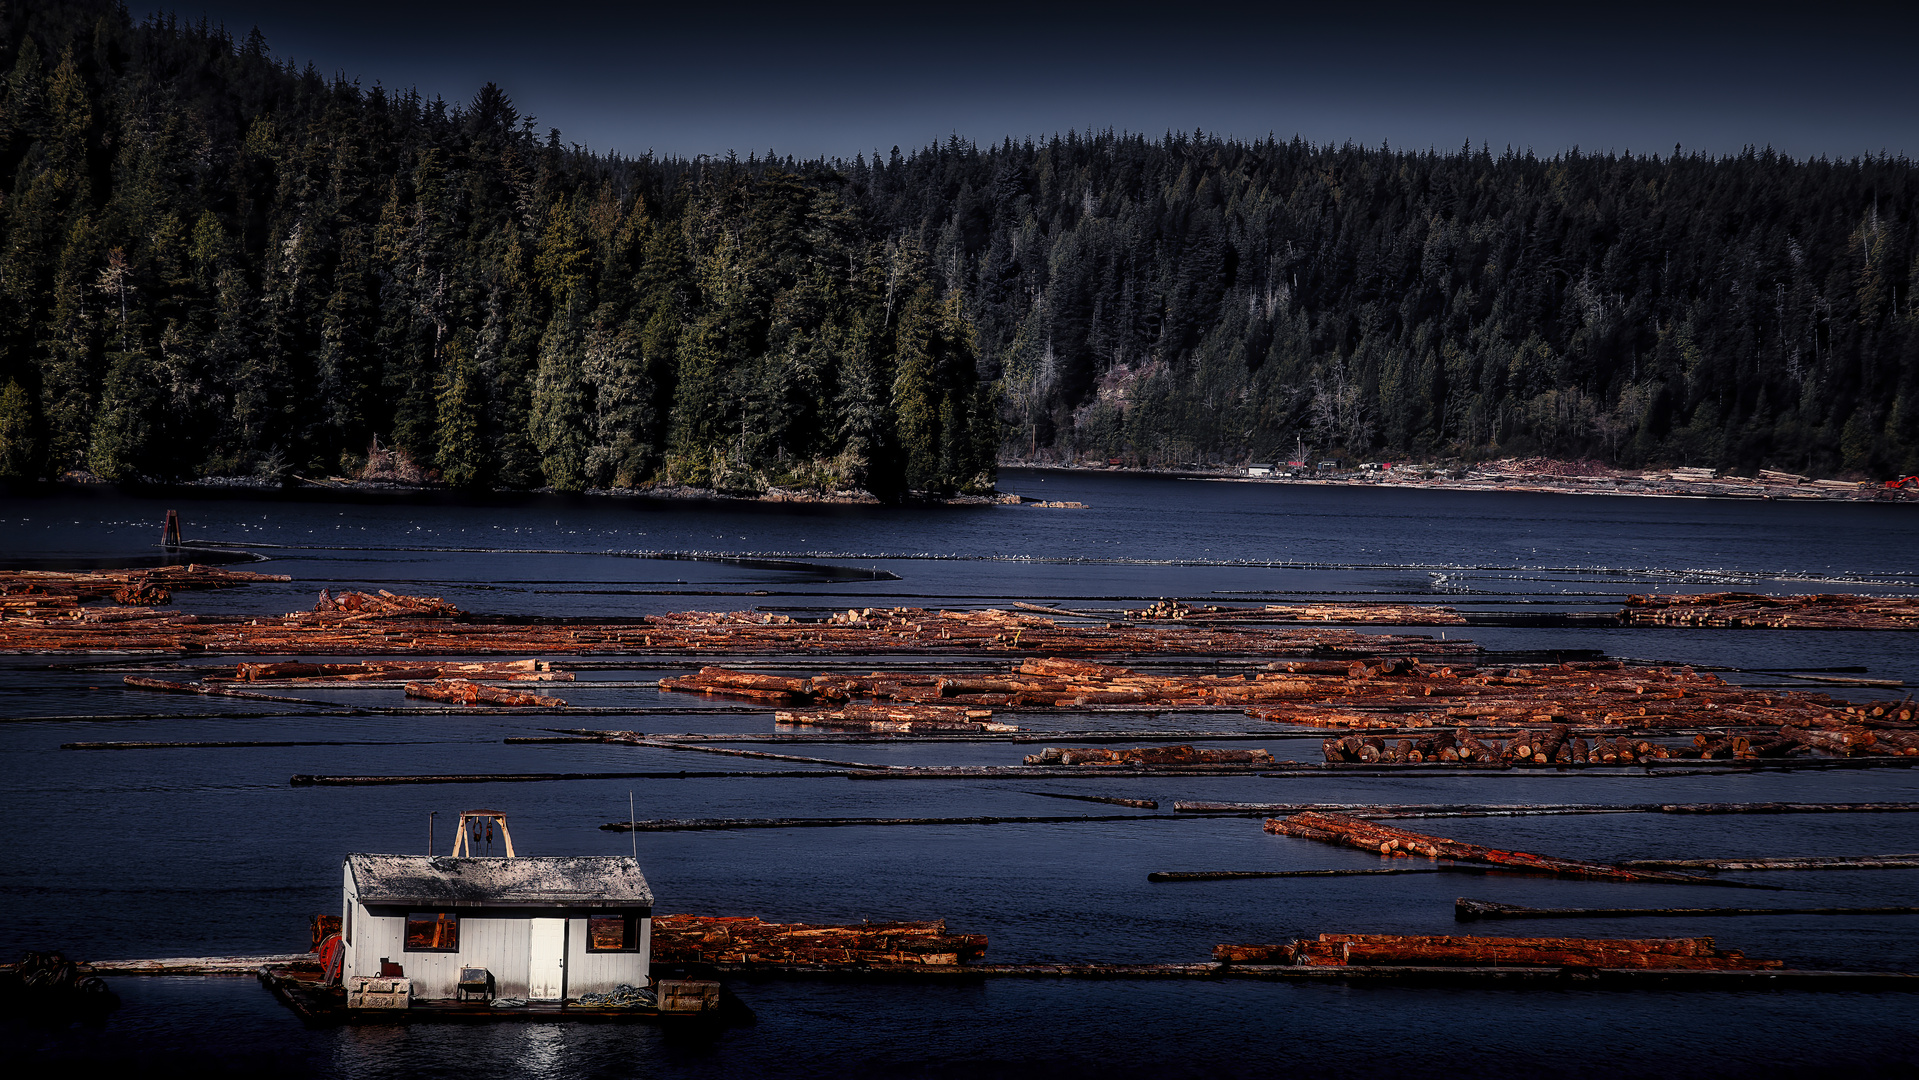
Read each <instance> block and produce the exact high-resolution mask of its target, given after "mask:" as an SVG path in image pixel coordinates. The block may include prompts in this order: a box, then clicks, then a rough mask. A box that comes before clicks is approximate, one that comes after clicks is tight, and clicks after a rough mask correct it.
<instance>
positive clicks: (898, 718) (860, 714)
mask: <svg viewBox="0 0 1919 1080" xmlns="http://www.w3.org/2000/svg"><path fill="white" fill-rule="evenodd" d="M992 715H993V711H992V710H991V709H969V708H956V707H953V706H946V705H880V704H870V705H869V704H860V703H849V704H847V705H845V706H842V707H841V708H838V709H807V710H787V709H782V710H780V711H778V712H775V713H774V714H773V719H774V721H775V722H776V723H781V724H795V725H809V726H818V727H831V728H850V729H853V730H858V731H876V732H882V731H883V732H892V733H897V734H902V735H922V734H927V733H931V732H972V733H976V734H987V733H999V734H1005V733H1008V732H1014V731H1018V730H1019V728H1018V727H1017V726H1015V725H1013V724H996V723H992V722H991V721H990V718H991V717H992Z"/></svg>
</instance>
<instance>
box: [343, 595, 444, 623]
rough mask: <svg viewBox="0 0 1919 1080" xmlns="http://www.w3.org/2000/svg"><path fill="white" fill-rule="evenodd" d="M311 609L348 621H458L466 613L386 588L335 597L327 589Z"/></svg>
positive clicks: (433, 598) (434, 599) (434, 600)
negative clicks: (375, 592) (377, 592)
mask: <svg viewBox="0 0 1919 1080" xmlns="http://www.w3.org/2000/svg"><path fill="white" fill-rule="evenodd" d="M313 610H314V613H315V614H319V615H335V616H339V617H340V618H341V619H343V620H345V621H351V622H361V621H365V620H367V619H457V618H459V617H460V616H462V615H464V614H466V612H464V611H461V610H460V609H459V608H456V607H454V606H453V605H452V604H449V603H447V602H446V601H444V600H442V599H440V598H439V597H437V596H401V595H400V594H398V593H392V592H388V591H386V590H385V589H381V590H380V592H379V594H378V595H377V596H376V595H374V594H372V593H363V592H352V591H348V592H343V593H341V594H340V595H338V596H334V595H333V594H332V593H330V592H328V591H327V590H326V589H321V590H320V599H319V600H317V601H316V602H315V603H314V605H313Z"/></svg>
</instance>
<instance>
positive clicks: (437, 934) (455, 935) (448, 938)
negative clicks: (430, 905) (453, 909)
mask: <svg viewBox="0 0 1919 1080" xmlns="http://www.w3.org/2000/svg"><path fill="white" fill-rule="evenodd" d="M406 951H407V952H459V951H460V917H459V916H458V915H454V914H452V913H450V912H445V911H431V912H426V913H424V914H419V913H416V914H412V915H408V916H407V917H406Z"/></svg>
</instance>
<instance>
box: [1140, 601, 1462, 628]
mask: <svg viewBox="0 0 1919 1080" xmlns="http://www.w3.org/2000/svg"><path fill="white" fill-rule="evenodd" d="M1124 614H1125V617H1126V618H1129V619H1143V620H1149V621H1173V622H1203V623H1240V624H1254V623H1275V624H1284V623H1345V624H1362V625H1364V624H1370V625H1375V626H1465V625H1467V621H1466V617H1465V616H1464V615H1461V614H1460V613H1459V612H1458V611H1457V610H1455V609H1453V608H1450V607H1441V606H1437V605H1434V604H1391V603H1356V604H1266V605H1264V606H1261V607H1222V606H1220V605H1217V604H1209V605H1207V606H1205V607H1194V606H1192V605H1190V604H1185V603H1182V602H1180V601H1178V600H1160V601H1157V602H1155V603H1153V604H1151V605H1149V606H1147V607H1144V608H1139V609H1136V610H1129V611H1126V612H1125V613H1124Z"/></svg>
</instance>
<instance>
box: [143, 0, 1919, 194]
mask: <svg viewBox="0 0 1919 1080" xmlns="http://www.w3.org/2000/svg"><path fill="white" fill-rule="evenodd" d="M1329 8H1330V9H1331V10H1328V9H1329ZM135 10H136V11H139V10H141V9H140V8H137V7H136V9H135ZM177 10H178V12H179V14H180V15H181V16H182V17H190V18H197V17H198V16H199V15H200V14H202V13H204V14H205V15H206V16H207V17H209V18H210V19H212V20H214V21H216V22H223V23H225V24H226V25H227V27H228V28H229V29H230V30H232V31H233V32H234V33H235V36H240V35H242V34H244V33H245V32H246V30H247V29H248V28H249V27H251V26H255V25H257V26H259V28H260V29H261V30H262V32H264V33H265V34H266V37H267V41H268V43H269V45H270V46H271V47H272V49H273V52H274V54H275V55H276V56H279V57H282V58H284V57H293V58H294V59H296V60H298V61H300V62H301V63H302V65H304V64H305V63H306V62H307V61H312V62H313V63H314V64H315V65H316V66H317V67H319V68H320V69H321V70H322V71H325V72H329V73H331V72H336V71H337V72H341V73H344V74H346V75H347V76H349V77H352V78H357V79H359V80H360V81H361V82H362V83H363V84H365V85H371V84H373V83H374V82H380V83H383V84H385V85H386V86H388V87H390V88H404V87H409V86H416V87H418V88H419V89H420V90H421V91H422V92H424V93H426V94H428V95H429V96H431V95H433V94H439V95H443V96H445V97H446V98H448V99H449V100H454V101H465V100H468V99H470V98H471V97H472V95H473V92H474V90H475V89H477V88H478V87H479V86H480V85H481V84H482V83H484V82H487V81H489V80H490V81H493V82H497V83H499V84H500V85H501V86H502V87H504V88H505V89H506V91H507V93H508V94H509V95H510V96H511V97H512V98H513V100H514V101H515V103H516V104H517V105H518V106H519V107H520V109H521V111H522V112H523V113H528V114H531V115H534V116H536V117H538V119H539V124H540V127H541V129H542V130H544V129H545V128H547V127H558V128H559V129H560V130H561V132H562V135H563V137H564V138H565V139H566V140H567V141H568V142H576V143H581V144H583V145H586V146H590V147H593V148H596V149H601V150H617V151H621V152H624V153H629V154H638V153H644V152H646V151H648V150H652V151H654V152H657V153H664V154H679V155H694V154H702V153H711V154H723V153H725V152H727V151H728V150H735V151H738V152H739V153H741V154H742V155H744V154H745V153H747V152H748V151H755V152H761V153H763V152H765V151H766V150H767V149H768V148H773V149H776V150H778V151H779V152H780V153H781V154H783V155H784V154H789V153H790V154H794V155H796V156H800V157H811V156H815V155H828V156H845V157H848V158H850V157H851V156H852V155H853V154H855V153H857V152H861V151H865V152H869V153H870V152H871V151H872V150H873V149H875V148H879V149H881V150H886V149H890V148H891V147H892V146H894V145H896V144H897V145H899V146H901V147H904V148H908V149H910V148H912V147H914V146H919V145H924V144H925V143H927V142H930V141H933V140H935V139H941V140H943V139H945V138H946V137H947V136H949V135H952V134H958V135H959V136H960V137H961V138H964V139H971V140H976V141H979V142H997V141H999V140H1000V139H1002V138H1004V137H1006V136H1012V137H1013V138H1015V139H1021V138H1025V137H1027V136H1034V137H1043V136H1047V135H1051V134H1053V133H1056V132H1064V131H1066V130H1067V129H1078V130H1087V129H1089V128H1107V127H1111V128H1116V129H1121V130H1131V131H1144V132H1147V133H1150V134H1158V133H1161V132H1164V131H1166V130H1168V129H1177V130H1180V131H1192V130H1193V129H1195V128H1203V129H1205V130H1206V131H1209V132H1219V133H1222V134H1227V135H1234V136H1241V137H1263V136H1265V135H1266V134H1268V133H1273V134H1277V135H1279V136H1281V137H1282V138H1290V137H1291V136H1293V135H1295V134H1297V135H1300V136H1302V137H1304V138H1306V139H1308V140H1311V141H1314V142H1344V141H1346V140H1349V139H1350V140H1353V141H1357V142H1361V143H1365V144H1369V145H1378V144H1379V143H1380V142H1382V141H1387V142H1390V143H1392V144H1393V145H1394V146H1405V147H1415V148H1425V147H1429V146H1436V147H1438V148H1440V149H1453V148H1456V147H1458V146H1459V145H1460V144H1461V143H1462V142H1466V141H1471V142H1472V143H1474V144H1475V145H1477V144H1479V143H1481V142H1485V143H1490V144H1491V145H1492V146H1493V147H1494V149H1495V150H1498V149H1502V148H1504V147H1505V146H1508V145H1511V146H1515V147H1519V148H1522V149H1523V148H1531V149H1533V150H1534V151H1536V152H1539V153H1542V154H1552V153H1558V152H1560V151H1563V150H1565V149H1567V148H1570V147H1572V146H1574V145H1578V146H1580V147H1582V148H1585V149H1588V150H1627V149H1630V150H1633V151H1635V152H1658V153H1662V154H1663V153H1667V152H1670V151H1671V150H1672V147H1673V144H1675V143H1681V144H1684V145H1685V146H1686V147H1687V148H1688V149H1698V150H1703V151H1706V152H1710V153H1736V152H1738V151H1739V150H1740V148H1741V147H1743V146H1746V145H1748V144H1751V145H1756V146H1764V145H1768V144H1770V145H1771V146H1773V147H1775V148H1777V149H1779V150H1781V151H1783V152H1786V153H1790V154H1793V155H1795V156H1812V155H1821V154H1823V155H1830V156H1847V157H1849V156H1854V155H1857V154H1860V153H1875V154H1876V153H1878V152H1880V151H1882V150H1883V151H1887V152H1890V153H1893V154H1907V155H1912V154H1919V59H1916V57H1919V15H1916V14H1915V12H1919V3H1907V4H1883V3H1852V4H1847V3H1825V4H1819V3H1803V2H1802V3H1795V4H1774V3H1763V2H1762V3H1750V4H1744V5H1740V6H1737V7H1726V8H1721V7H1719V6H1706V5H1699V4H1688V3H1665V4H1655V3H1642V2H1638V0H1634V2H1631V3H1622V4H1610V5H1607V4H1579V5H1573V6H1561V7H1554V6H1549V5H1547V4H1532V5H1513V4H1473V5H1463V4H1445V3H1426V4H1418V5H1409V4H1402V3H1370V4H1357V5H1336V4H1328V3H1318V4H1294V3H1288V2H1272V3H1265V4H1217V3H1215V4H1206V3H1194V4H1181V3H1178V2H1177V0H1165V2H1161V3H1156V4H1150V5H1148V4H1130V3H1108V4H1079V5H1060V4H1040V3H1029V4H1014V3H1004V2H1000V0H991V2H985V3H968V2H967V0H948V2H946V3H942V4H937V5H925V6H922V7H914V6H912V5H910V4H906V3H899V4H891V5H874V4H866V3H833V4H822V3H814V4H806V3H797V2H796V3H789V4H779V5H772V4H758V3H716V2H710V0H709V2H706V3H701V2H700V0H678V2H676V3H673V4H670V5H669V4H656V3H651V2H648V0H638V2H629V3H623V4H597V3H588V4H566V3H547V4H538V3H518V4H512V5H505V4H497V3H491V2H484V0H482V2H468V3H461V2H453V0H421V2H413V3H408V2H392V3H371V2H367V0H272V2H269V0H207V2H206V3H205V6H204V7H202V8H197V9H196V8H192V7H186V6H182V7H180V8H178V9H177Z"/></svg>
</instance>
